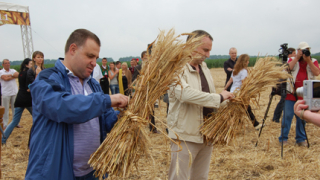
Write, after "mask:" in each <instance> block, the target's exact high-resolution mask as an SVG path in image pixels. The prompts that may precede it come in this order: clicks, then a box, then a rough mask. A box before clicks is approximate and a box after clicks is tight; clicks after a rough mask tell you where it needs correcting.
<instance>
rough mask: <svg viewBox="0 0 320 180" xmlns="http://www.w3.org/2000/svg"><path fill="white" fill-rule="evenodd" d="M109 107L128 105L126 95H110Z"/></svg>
mask: <svg viewBox="0 0 320 180" xmlns="http://www.w3.org/2000/svg"><path fill="white" fill-rule="evenodd" d="M110 99H111V107H120V108H124V107H126V106H127V105H128V99H129V98H128V96H125V95H122V94H114V95H110Z"/></svg>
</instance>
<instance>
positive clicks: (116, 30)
mask: <svg viewBox="0 0 320 180" xmlns="http://www.w3.org/2000/svg"><path fill="white" fill-rule="evenodd" d="M2 1H3V0H2ZM5 2H8V3H14V4H19V5H26V6H29V10H30V19H31V27H32V29H33V31H32V38H33V46H34V50H39V51H42V52H43V53H44V56H45V57H44V58H45V59H57V58H58V57H64V46H65V43H66V40H67V39H68V37H69V35H70V34H71V33H72V31H74V30H75V29H78V28H85V29H88V30H90V31H92V32H93V33H95V34H96V35H97V36H98V37H99V38H100V40H101V49H100V57H112V58H113V59H114V60H118V59H119V58H120V57H127V56H140V54H141V52H142V51H144V50H145V49H146V48H147V44H149V43H151V42H152V41H154V40H155V39H156V37H157V35H158V33H159V31H160V30H169V29H171V28H174V29H175V32H176V34H181V33H185V32H192V31H193V30H197V29H202V30H205V31H207V32H209V33H210V34H211V36H212V37H213V39H214V41H213V45H212V51H211V53H210V54H211V55H226V54H228V53H229V49H230V48H231V47H236V48H237V49H238V55H240V54H244V53H247V54H249V55H258V54H260V55H262V56H264V55H278V54H279V53H278V49H279V48H280V45H281V44H283V43H288V46H289V47H294V48H297V47H298V45H299V43H300V42H302V41H305V42H307V43H308V44H309V46H310V47H311V53H317V52H320V23H319V18H320V13H319V7H320V1H319V0H241V1H239V0H224V1H222V0H193V1H192V0H161V1H160V0H158V1H155V0H115V1H112V0H90V1H89V0H45V1H44V0H28V1H27V0H10V1H5ZM5 58H7V59H9V60H22V59H23V58H24V56H23V48H22V40H21V32H20V27H19V26H17V25H3V26H0V59H5Z"/></svg>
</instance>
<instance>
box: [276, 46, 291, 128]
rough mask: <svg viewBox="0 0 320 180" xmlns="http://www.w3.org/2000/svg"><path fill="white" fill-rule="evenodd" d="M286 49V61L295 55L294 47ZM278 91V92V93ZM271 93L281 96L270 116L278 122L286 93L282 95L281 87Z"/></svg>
mask: <svg viewBox="0 0 320 180" xmlns="http://www.w3.org/2000/svg"><path fill="white" fill-rule="evenodd" d="M288 51H289V54H288V59H287V62H288V61H289V60H291V61H292V57H296V49H295V48H293V47H290V48H288ZM280 81H284V79H281V80H280ZM279 86H281V84H279ZM278 92H280V94H279V93H278ZM271 94H273V95H276V94H278V95H280V96H281V99H280V101H279V102H278V104H277V106H276V109H275V110H274V113H273V118H272V121H273V122H276V123H280V117H281V114H282V111H283V105H284V101H285V99H286V95H284V96H283V95H281V87H277V89H276V91H272V93H271Z"/></svg>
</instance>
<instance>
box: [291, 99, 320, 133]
mask: <svg viewBox="0 0 320 180" xmlns="http://www.w3.org/2000/svg"><path fill="white" fill-rule="evenodd" d="M304 103H305V101H304V100H299V101H297V102H296V103H295V104H294V113H295V114H296V116H299V117H300V119H302V120H305V121H307V122H310V123H312V124H314V125H316V126H318V127H320V114H319V113H320V111H319V112H311V111H309V110H305V109H307V108H308V105H306V104H304Z"/></svg>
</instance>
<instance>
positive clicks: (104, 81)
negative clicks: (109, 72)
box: [100, 77, 109, 94]
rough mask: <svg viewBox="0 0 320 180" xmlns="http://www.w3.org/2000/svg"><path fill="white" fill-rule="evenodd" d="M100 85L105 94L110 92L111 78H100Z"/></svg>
mask: <svg viewBox="0 0 320 180" xmlns="http://www.w3.org/2000/svg"><path fill="white" fill-rule="evenodd" d="M100 86H101V89H102V91H103V92H104V93H105V94H109V80H108V78H106V77H103V78H101V79H100Z"/></svg>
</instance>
